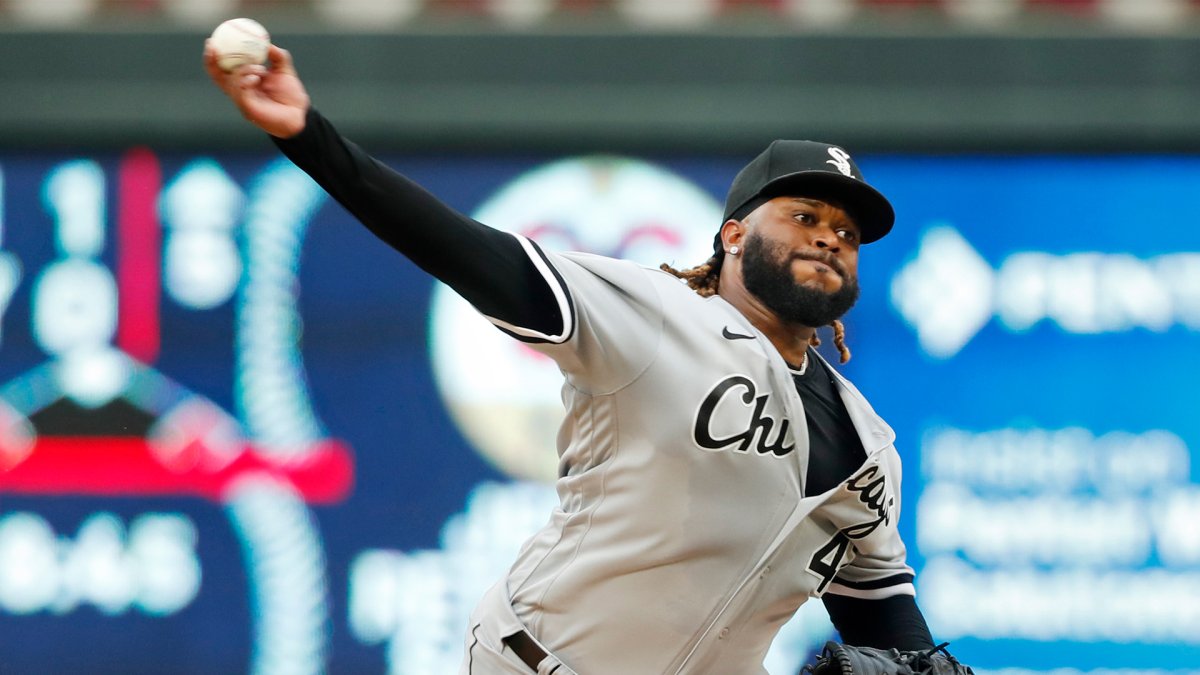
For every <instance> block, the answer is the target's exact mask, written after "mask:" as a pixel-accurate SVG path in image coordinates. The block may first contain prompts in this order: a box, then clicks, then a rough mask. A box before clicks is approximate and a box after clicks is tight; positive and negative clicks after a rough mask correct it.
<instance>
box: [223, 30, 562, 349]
mask: <svg viewBox="0 0 1200 675" xmlns="http://www.w3.org/2000/svg"><path fill="white" fill-rule="evenodd" d="M267 58H268V62H269V64H270V65H269V66H257V65H252V66H242V67H239V68H238V69H236V70H235V71H233V72H232V73H227V72H225V71H223V70H221V69H220V68H219V67H218V66H217V64H216V55H215V53H214V52H213V50H212V49H211V47H209V46H208V45H207V44H206V46H205V51H204V65H205V69H206V70H207V72H208V75H209V77H210V78H211V79H212V80H213V82H214V83H215V84H216V85H217V86H218V87H220V89H221V90H222V91H223V92H225V94H226V95H227V96H228V97H229V98H230V100H232V101H233V103H234V105H236V106H237V108H238V110H240V111H241V113H242V115H243V116H244V117H245V118H246V119H247V120H249V121H250V122H251V123H253V124H254V125H255V126H257V127H259V128H260V129H262V130H263V131H265V132H267V133H268V134H269V135H270V136H271V137H272V139H273V140H274V141H275V143H276V145H277V146H278V147H279V148H280V150H282V151H283V153H284V154H285V155H287V157H288V158H289V159H291V160H292V161H293V162H294V163H295V164H296V165H297V166H298V167H300V168H301V169H303V170H304V171H305V172H306V173H308V174H309V175H310V176H312V178H313V179H314V180H316V181H317V183H318V184H320V185H321V187H322V188H324V189H325V191H326V192H328V193H329V195H330V196H331V197H333V198H334V199H336V200H337V201H338V202H339V203H340V204H341V205H342V206H344V207H345V208H346V210H348V211H349V212H350V213H351V214H352V215H354V217H355V218H357V219H358V220H359V221H360V222H362V223H363V224H364V225H366V226H367V228H368V229H370V230H371V231H372V232H373V233H375V235H376V236H378V237H379V238H380V239H382V240H383V241H384V242H386V243H387V244H389V245H390V246H392V247H393V248H395V249H396V250H398V251H400V252H401V253H403V254H404V255H405V256H406V257H408V258H409V259H410V260H412V261H413V262H414V263H416V264H417V265H418V266H419V267H421V268H422V269H424V270H425V271H426V272H429V273H430V274H432V275H433V276H435V277H436V278H438V279H439V280H441V281H443V282H444V283H446V284H447V285H449V286H450V287H451V288H453V289H454V290H455V291H456V292H458V293H459V294H460V295H462V296H463V297H464V298H465V299H466V300H467V301H468V302H470V303H471V304H472V305H474V306H475V307H476V308H477V309H479V311H481V312H482V313H484V314H485V315H487V316H488V317H491V318H493V319H494V320H495V319H498V320H500V321H502V322H504V323H505V324H508V325H510V326H515V327H520V328H523V329H528V330H529V331H531V332H534V333H538V334H543V335H547V336H555V335H562V334H564V333H565V330H564V326H565V324H566V318H565V317H564V311H563V310H564V305H563V303H562V302H561V301H560V299H561V296H562V293H561V291H560V292H559V293H558V294H557V295H556V293H555V290H556V289H555V288H554V285H555V284H556V283H557V281H556V280H555V279H554V278H553V276H552V275H548V274H547V273H546V269H545V265H544V264H541V261H537V260H535V259H534V258H535V257H537V256H540V255H541V252H540V251H539V250H538V249H537V247H536V245H534V244H533V243H532V242H528V241H525V242H522V241H521V240H519V239H518V238H517V237H515V236H513V235H511V234H509V233H506V232H501V231H499V230H496V229H493V228H490V227H487V226H485V225H483V224H482V223H479V222H477V221H475V220H474V219H472V218H469V217H467V216H465V215H463V214H461V213H459V212H457V211H455V210H454V209H452V208H450V207H449V206H447V205H445V204H443V203H442V202H441V201H439V200H438V199H437V198H435V197H434V196H433V195H431V194H429V193H428V192H427V191H425V190H424V189H423V188H421V187H420V186H419V185H417V184H416V183H414V182H412V181H411V180H409V179H408V178H406V177H404V176H402V175H400V174H399V173H397V172H395V171H393V170H392V169H390V168H389V167H387V166H385V165H384V164H382V163H381V162H379V161H377V160H375V159H374V158H372V157H371V156H370V155H368V154H367V153H366V152H364V151H363V150H362V149H361V148H359V147H358V146H357V145H355V144H354V143H351V142H350V141H348V140H346V139H345V138H343V137H342V136H341V135H340V134H339V133H338V132H337V130H336V129H334V127H333V125H332V124H331V123H330V122H329V121H328V120H326V119H325V118H324V117H323V116H321V115H320V113H318V112H317V111H316V110H314V109H313V108H312V106H311V102H310V99H309V96H308V93H307V91H306V90H305V88H304V85H303V83H302V82H301V80H300V78H299V76H298V75H297V73H296V69H295V67H294V65H293V63H292V59H291V55H290V54H289V53H288V52H287V51H286V50H284V49H281V48H279V47H278V46H275V45H271V47H270V51H269V52H268V55H267Z"/></svg>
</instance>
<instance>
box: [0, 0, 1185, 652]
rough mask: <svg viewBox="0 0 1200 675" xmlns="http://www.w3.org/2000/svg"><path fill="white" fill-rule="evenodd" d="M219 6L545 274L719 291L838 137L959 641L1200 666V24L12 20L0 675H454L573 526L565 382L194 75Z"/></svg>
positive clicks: (339, 15)
mask: <svg viewBox="0 0 1200 675" xmlns="http://www.w3.org/2000/svg"><path fill="white" fill-rule="evenodd" d="M231 16H252V17H255V18H257V19H259V20H260V21H262V22H263V23H264V24H266V25H267V26H268V28H270V29H271V30H272V32H273V34H274V36H275V38H276V41H277V42H279V43H280V44H283V45H284V46H286V47H287V48H289V49H291V50H292V51H293V53H294V55H295V57H296V60H297V65H298V67H299V69H300V71H301V73H302V74H303V76H304V77H305V80H306V82H307V84H308V86H309V89H310V91H311V93H312V95H313V97H314V100H315V103H316V105H317V106H318V107H319V108H320V109H321V110H322V111H323V112H325V113H326V114H327V115H328V116H329V117H330V118H331V119H333V120H334V121H335V122H336V123H337V124H338V125H339V127H340V128H341V129H342V130H343V132H344V133H346V134H347V135H348V136H350V137H351V138H354V139H355V140H357V141H359V142H360V143H361V144H363V145H364V146H366V147H367V148H368V149H370V150H371V151H372V152H373V153H375V154H377V155H378V156H380V157H383V158H384V159H386V160H387V161H388V162H389V163H390V164H392V165H393V166H396V167H397V168H399V169H401V170H402V171H404V172H406V173H408V174H409V175H411V176H412V177H413V178H415V179H416V180H418V182H421V183H422V184H423V185H425V186H427V187H428V188H429V189H431V190H432V191H433V192H434V193H435V194H438V195H440V196H441V197H443V198H444V199H445V200H446V201H448V202H449V203H451V204H452V205H454V206H455V207H457V208H459V209H461V210H463V211H466V212H468V213H473V214H476V215H478V216H480V217H481V218H482V219H484V220H486V221H487V222H489V223H492V224H495V225H497V226H501V227H505V228H508V229H513V230H520V231H524V232H527V233H529V234H531V235H533V236H537V237H539V238H540V240H541V241H543V242H544V243H545V245H548V246H556V247H571V248H585V249H589V250H595V251H598V252H603V253H620V254H623V255H627V256H629V257H632V258H634V259H637V260H639V261H640V262H644V263H647V264H656V263H657V262H659V261H663V260H666V261H670V262H673V263H677V264H690V263H692V262H698V261H699V260H700V259H702V257H703V255H704V248H705V246H704V241H705V240H710V237H711V232H712V230H713V228H715V227H716V226H717V224H718V223H717V222H716V219H717V217H718V216H717V215H716V214H717V213H718V207H717V204H718V203H719V201H720V200H721V199H722V197H723V194H724V189H725V187H726V186H727V184H728V182H729V180H730V179H731V178H732V176H733V174H734V173H735V172H736V170H737V169H738V167H740V166H741V164H743V163H744V162H745V161H746V159H747V158H748V157H749V156H751V155H752V154H753V153H755V152H757V151H759V150H760V149H761V148H762V147H763V146H764V145H765V144H766V142H768V141H769V140H770V139H772V138H776V137H807V138H814V139H822V140H830V141H835V142H838V143H842V144H844V145H846V146H847V147H849V148H850V149H851V150H852V151H854V152H855V153H856V155H857V157H858V160H859V163H860V165H861V166H862V167H863V169H864V171H865V172H866V173H867V176H868V178H870V179H871V181H872V182H873V183H875V184H877V185H878V186H880V187H881V189H883V190H884V191H885V192H886V193H887V194H889V195H890V196H892V198H893V200H894V202H895V204H896V206H897V211H898V213H899V214H900V220H899V224H898V226H897V229H896V232H895V233H894V234H893V235H892V236H890V237H889V238H887V239H886V240H884V241H882V242H880V243H879V244H876V245H873V246H871V247H870V248H869V250H868V251H866V252H865V254H864V261H863V270H862V273H863V286H864V294H863V300H862V302H861V303H860V305H859V306H858V307H857V308H856V309H855V310H854V312H853V313H852V315H851V317H850V320H849V322H848V323H849V326H848V329H849V340H850V345H851V348H852V349H853V350H854V352H855V357H854V360H853V361H852V362H851V363H850V364H849V365H848V366H847V372H848V374H849V375H850V377H851V378H852V379H853V380H854V381H855V382H856V383H857V384H858V385H859V386H860V388H861V389H863V390H864V392H865V393H866V394H867V395H868V397H869V399H870V400H871V401H872V402H873V404H874V405H875V406H876V408H877V410H878V411H879V412H880V413H881V414H882V415H883V416H884V417H885V418H886V419H887V420H888V421H889V422H890V423H891V424H892V425H893V427H895V429H896V431H897V433H898V435H899V441H898V446H899V448H900V450H901V452H902V454H903V455H904V457H905V462H906V475H905V481H904V489H905V499H904V511H903V512H902V529H903V531H904V532H905V534H906V537H907V540H908V541H909V544H910V548H911V560H912V563H913V564H914V566H915V567H916V568H917V570H918V574H919V577H918V586H919V589H920V593H921V595H920V596H919V597H920V600H921V602H922V605H923V606H924V608H925V610H926V613H927V615H928V617H929V619H930V621H931V623H932V625H933V629H934V633H935V636H937V637H939V638H943V639H948V640H951V641H952V647H953V648H954V651H955V652H956V653H958V654H959V655H960V656H961V657H962V658H963V659H964V660H965V661H967V662H968V663H971V664H973V665H975V666H977V672H980V673H1005V675H1025V674H1027V673H1035V672H1036V673H1042V672H1056V673H1058V674H1059V675H1074V674H1075V673H1097V674H1099V673H1106V674H1108V673H1113V672H1122V673H1128V674H1130V675H1132V674H1133V673H1145V674H1147V675H1148V674H1150V673H1155V674H1160V673H1172V674H1174V675H1182V674H1184V673H1195V672H1197V670H1198V669H1200V609H1197V607H1200V602H1198V601H1200V525H1198V523H1200V489H1198V487H1197V485H1196V483H1197V480H1198V479H1200V475H1198V474H1197V471H1196V469H1195V467H1194V465H1195V464H1196V463H1197V462H1196V461H1195V460H1196V458H1197V453H1198V450H1197V448H1200V421H1198V420H1197V417H1196V415H1195V409H1196V401H1197V396H1196V393H1195V391H1196V386H1195V377H1196V373H1197V372H1200V356H1198V355H1200V350H1198V349H1197V347H1200V344H1198V340H1197V331H1198V330H1200V232H1198V228H1197V227H1196V226H1197V224H1200V203H1198V200H1197V199H1196V196H1197V194H1200V118H1198V116H1197V112H1196V111H1197V110H1198V109H1200V68H1198V67H1197V66H1198V64H1200V31H1198V29H1200V3H1192V2H1187V1H1184V0H1140V1H1139V0H1059V1H1050V0H1041V1H1039V0H1024V1H1020V0H942V1H941V2H936V1H932V0H930V1H921V0H910V1H886V0H860V1H859V2H850V1H845V2H843V1H839V0H758V1H755V0H740V1H738V0H723V1H720V0H656V1H651V0H641V1H629V2H623V1H620V0H425V1H424V2H422V1H421V0H357V1H350V0H341V1H335V0H328V1H322V0H290V1H285V0H244V1H241V2H239V1H237V0H222V1H219V2H214V1H200V0H195V1H189V0H7V1H6V2H3V3H0V21H2V24H3V25H2V27H0V36H2V37H0V85H2V89H0V91H3V92H4V94H3V102H2V103H0V634H2V635H4V638H3V639H2V640H0V672H3V673H10V672H11V673H40V672H61V673H76V672H77V673H189V672H194V673H212V672H255V673H285V672H286V673H319V672H331V673H343V672H363V673H371V672H394V673H411V674H421V675H424V674H427V673H441V672H454V668H455V667H456V664H457V656H458V650H459V642H460V637H461V633H462V629H461V627H462V622H463V620H464V617H465V612H466V611H468V610H469V608H470V607H471V605H472V604H473V603H474V601H475V599H476V598H477V597H478V596H479V595H480V593H482V591H483V589H484V588H485V587H486V586H487V585H488V584H489V583H490V582H491V581H492V580H494V579H495V578H496V577H497V576H498V575H499V574H500V573H501V571H502V569H503V566H504V564H505V563H506V562H507V560H508V559H509V558H510V557H511V555H512V552H513V551H514V550H515V546H517V545H518V544H519V542H520V541H521V539H522V537H523V536H525V535H526V534H528V533H529V532H531V531H532V530H533V529H534V528H536V527H537V526H538V525H539V524H540V523H541V522H542V521H543V520H544V519H545V514H546V513H547V511H548V509H549V508H550V504H551V503H552V494H551V493H550V490H549V488H548V487H547V486H546V484H545V483H544V482H542V481H541V480H540V479H541V477H543V476H544V475H545V472H547V471H552V463H550V464H548V462H551V460H548V459H547V454H546V453H547V449H548V448H549V447H550V446H549V443H550V439H552V433H550V431H552V427H553V420H554V416H555V414H556V413H555V409H556V395H557V394H556V389H555V385H554V379H555V378H554V375H555V374H554V372H553V370H552V369H548V367H547V364H546V363H544V362H539V361H538V360H537V359H535V358H533V357H532V356H530V354H529V353H528V352H524V351H521V350H520V349H519V348H517V347H514V346H513V345H511V344H510V343H508V342H505V341H503V340H500V339H499V338H497V336H496V334H495V332H494V331H492V330H491V329H490V328H489V327H487V326H486V325H482V324H481V323H480V322H479V320H478V319H477V318H476V317H474V316H472V315H471V313H470V312H469V311H466V310H464V308H462V307H461V306H460V305H457V304H456V303H455V301H454V299H453V298H451V297H449V296H448V295H447V294H446V293H445V292H444V290H442V289H439V288H437V287H435V285H434V284H433V283H432V282H430V281H429V280H428V279H427V278H426V277H425V276H424V275H422V274H421V273H420V272H419V271H418V270H416V269H415V268H413V267H412V266H411V265H409V264H408V263H407V262H405V261H403V260H402V259H400V258H398V257H397V256H396V255H395V254H394V253H392V252H391V251H390V250H388V249H387V248H386V247H384V246H382V245H381V244H379V243H378V242H376V241H374V240H373V239H372V238H371V236H370V235H369V234H367V233H365V232H364V231H363V230H362V228H359V227H357V226H356V225H355V224H354V223H353V222H352V221H351V220H350V219H349V218H348V217H347V216H346V215H345V214H344V212H342V211H341V210H340V209H339V208H338V207H337V206H336V205H332V204H329V203H328V201H327V200H326V199H324V198H323V196H322V194H321V193H320V191H319V190H317V189H315V188H314V187H313V186H312V184H311V183H310V182H308V181H307V179H306V178H304V177H303V176H301V175H298V173H297V172H296V171H294V170H293V169H291V168H290V167H289V165H287V164H286V163H284V162H280V161H279V159H278V155H277V153H276V152H275V151H274V148H273V147H272V146H271V144H270V143H269V141H268V140H266V139H265V138H263V137H262V136H261V134H257V133H255V132H254V131H253V130H251V129H249V128H248V127H247V125H246V124H245V123H244V122H243V121H242V120H241V119H240V117H239V116H238V115H237V113H236V112H235V111H233V110H232V109H231V108H230V106H229V105H228V102H227V101H226V100H224V98H223V97H221V96H220V95H219V94H218V93H217V92H216V91H215V90H214V89H213V88H212V87H211V86H210V85H209V84H208V82H207V81H206V80H205V78H204V75H203V73H202V71H201V68H200V66H199V53H200V48H201V43H202V40H203V38H204V36H205V35H206V34H207V33H208V32H209V31H210V30H211V28H212V26H214V25H215V24H216V23H217V22H219V21H220V20H222V19H224V18H227V17H231ZM829 630H830V629H829V626H828V624H827V620H826V619H825V618H824V617H823V616H822V615H821V611H820V606H819V603H810V604H809V605H808V606H806V608H805V610H804V611H803V612H802V614H801V615H800V616H799V617H798V618H797V620H795V621H794V622H793V623H792V624H790V625H789V626H788V627H787V629H785V632H784V634H783V635H782V636H781V639H780V640H779V643H778V644H777V646H776V649H775V650H773V652H772V654H771V657H770V660H769V662H768V666H769V670H770V671H771V672H772V674H773V675H777V674H778V673H790V672H795V670H796V669H797V666H798V664H799V663H800V662H801V661H802V660H804V659H805V658H807V656H808V654H809V653H810V652H811V651H812V649H814V648H815V647H816V646H818V645H819V644H820V643H821V641H823V640H824V639H825V638H826V637H828V636H829V635H830V633H829Z"/></svg>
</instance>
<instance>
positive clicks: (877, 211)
mask: <svg viewBox="0 0 1200 675" xmlns="http://www.w3.org/2000/svg"><path fill="white" fill-rule="evenodd" d="M783 196H796V197H812V198H814V199H822V198H825V199H830V200H832V201H835V202H837V203H838V204H839V205H840V206H841V207H842V208H844V209H846V211H847V212H848V213H849V214H850V217H852V218H854V222H855V223H857V224H858V227H859V229H861V230H862V243H864V244H869V243H871V242H873V241H876V240H878V239H880V238H882V237H883V235H885V234H887V233H888V232H890V231H891V229H892V224H893V223H894V222H895V220H896V212H895V211H894V210H893V209H892V205H891V203H890V202H888V200H887V198H886V197H884V196H883V195H882V194H881V193H880V192H879V191H878V190H876V189H875V188H873V187H871V186H870V185H867V183H866V181H864V180H863V177H862V172H860V171H859V170H858V165H857V164H855V163H854V159H852V158H851V157H850V153H848V152H846V151H845V150H844V149H842V148H840V147H838V146H836V145H829V144H827V143H817V142H815V141H786V140H779V141H774V142H772V143H771V145H769V146H767V149H766V150H763V151H762V153H761V154H759V156H758V157H755V158H754V159H752V160H750V163H749V164H747V165H746V166H745V167H744V168H743V169H742V170H741V171H739V172H738V174H737V176H736V177H735V178H734V179H733V183H732V184H731V185H730V186H729V195H728V196H727V197H726V198H725V217H724V218H723V219H722V220H721V223H722V224H724V223H725V222H726V221H728V220H730V219H734V220H740V219H741V218H743V217H745V216H746V214H748V213H750V212H751V211H753V210H754V209H756V208H758V207H759V206H761V205H762V204H764V203H765V202H767V201H769V200H771V199H774V198H775V197H783ZM713 247H714V248H713V250H714V251H715V252H716V254H717V256H718V257H719V256H721V255H722V254H723V253H724V248H723V247H722V245H721V235H720V233H719V232H718V233H717V236H716V239H715V240H714V241H713Z"/></svg>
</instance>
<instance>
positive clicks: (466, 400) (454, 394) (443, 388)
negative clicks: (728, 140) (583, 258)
mask: <svg viewBox="0 0 1200 675" xmlns="http://www.w3.org/2000/svg"><path fill="white" fill-rule="evenodd" d="M473 215H474V217H475V218H476V220H479V221H480V222H483V223H486V224H488V225H490V226H492V227H495V228H497V229H500V230H504V231H507V232H513V233H517V234H521V235H524V236H526V237H528V238H529V239H531V240H533V241H536V242H537V243H538V245H539V246H541V247H542V248H544V249H546V250H551V251H581V252H587V253H596V254H600V255H607V256H612V257H615V258H622V259H626V260H631V261H633V262H635V263H638V264H641V265H645V266H648V267H657V266H658V265H659V264H660V263H662V262H669V263H671V264H672V265H675V266H682V267H690V266H692V265H698V264H700V263H701V262H703V261H704V260H706V259H708V257H709V256H710V255H712V233H713V230H714V228H715V227H717V225H718V224H719V223H720V221H721V205H720V204H719V203H718V202H717V201H716V200H715V199H713V197H712V196H711V195H709V194H708V193H706V192H704V191H703V190H701V189H700V188H699V187H697V186H696V185H695V184H693V183H691V182H690V181H688V180H686V179H684V178H682V177H681V176H678V175H676V174H674V173H672V172H670V171H667V170H665V169H663V168H660V167H658V166H655V165H653V164H650V163H647V162H643V161H640V160H634V159H625V158H611V157H590V158H586V157H585V158H575V159H567V160H561V161H558V162H553V163H551V164H547V165H545V166H542V167H541V168H538V169H535V170H533V171H530V172H528V173H526V174H524V175H522V176H520V177H518V178H517V179H516V180H515V181H513V182H512V183H510V184H508V185H507V186H505V187H503V188H501V190H500V191H499V192H497V193H496V194H495V196H493V197H492V198H491V199H489V200H488V201H487V202H486V203H485V204H484V205H483V206H481V207H480V208H479V210H478V211H476V212H475V214H473ZM431 313H432V319H431V324H432V325H431V335H430V343H429V348H430V353H431V358H432V361H433V367H434V374H435V376H436V381H437V386H438V389H439V391H440V392H441V394H442V398H443V400H444V401H445V403H446V408H447V409H448V410H449V411H450V413H451V417H452V418H453V419H454V421H455V423H456V424H457V425H458V427H459V429H460V430H462V432H463V434H464V435H465V436H466V437H467V439H468V440H469V441H470V442H471V444H472V445H473V446H474V447H475V449H476V450H477V451H478V452H479V453H480V454H481V455H482V456H483V457H484V458H485V459H487V460H488V461H489V462H490V463H491V464H493V465H494V466H495V467H497V468H498V469H500V470H501V471H503V472H504V473H506V474H508V475H510V476H514V477H517V478H525V479H532V480H538V481H542V482H547V483H550V482H553V481H554V479H555V478H556V471H557V465H558V456H557V445H556V437H557V433H558V427H559V424H560V423H561V421H562V417H563V407H562V397H561V390H562V373H561V371H560V370H559V369H558V366H557V365H556V364H555V363H554V362H553V361H552V360H551V359H549V358H548V357H546V356H543V355H541V354H539V353H537V352H535V351H533V350H532V349H529V348H528V347H525V346H524V345H522V344H521V343H520V342H519V341H516V340H513V339H512V338H510V337H508V336H507V335H505V334H503V333H501V332H500V331H499V330H497V329H496V328H495V327H493V326H492V325H491V324H489V323H488V321H487V320H486V319H484V318H483V317H482V316H480V315H479V313H478V312H476V311H475V310H474V308H472V307H471V306H470V305H468V304H467V302H466V301H465V300H463V299H462V298H460V297H459V296H458V295H456V294H455V293H454V292H453V291H451V290H450V289H449V288H447V287H445V286H442V285H440V284H439V285H438V287H437V288H436V290H435V291H434V298H433V302H432V309H431Z"/></svg>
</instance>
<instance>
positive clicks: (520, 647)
mask: <svg viewBox="0 0 1200 675" xmlns="http://www.w3.org/2000/svg"><path fill="white" fill-rule="evenodd" d="M504 644H506V645H508V648H509V649H511V650H513V653H514V654H516V655H517V658H519V659H521V660H522V661H524V662H525V665H527V666H529V667H530V668H532V669H533V672H535V673H536V672H537V669H538V664H539V663H541V662H542V661H543V660H545V658H546V657H547V656H549V654H547V653H546V650H545V649H542V648H541V647H539V646H538V643H536V642H534V641H533V638H531V637H529V633H526V632H525V631H520V632H519V633H513V634H512V635H509V636H508V637H506V638H504Z"/></svg>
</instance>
